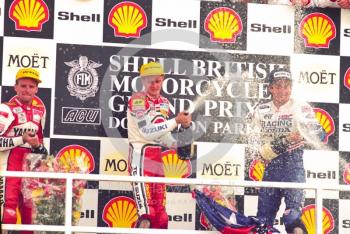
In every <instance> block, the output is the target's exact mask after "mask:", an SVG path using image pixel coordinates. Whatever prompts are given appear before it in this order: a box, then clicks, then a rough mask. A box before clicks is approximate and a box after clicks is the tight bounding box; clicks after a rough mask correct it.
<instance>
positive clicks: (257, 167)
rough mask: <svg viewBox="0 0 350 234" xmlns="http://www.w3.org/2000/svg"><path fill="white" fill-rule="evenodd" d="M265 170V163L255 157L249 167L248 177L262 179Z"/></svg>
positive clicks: (255, 179)
mask: <svg viewBox="0 0 350 234" xmlns="http://www.w3.org/2000/svg"><path fill="white" fill-rule="evenodd" d="M264 171H265V164H264V163H263V161H261V160H260V159H255V160H254V161H253V162H252V163H251V164H250V167H249V178H250V179H252V180H254V181H262V179H263V176H264Z"/></svg>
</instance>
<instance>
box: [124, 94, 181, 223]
mask: <svg viewBox="0 0 350 234" xmlns="http://www.w3.org/2000/svg"><path fill="white" fill-rule="evenodd" d="M168 114H169V101H168V100H167V99H166V98H164V97H161V96H160V97H159V98H156V99H154V98H151V97H149V96H148V95H147V94H146V93H144V92H140V93H136V94H134V95H133V96H132V97H131V99H130V100H129V106H128V112H127V118H128V136H129V170H130V174H131V175H132V176H155V177H163V176H164V168H163V163H162V159H161V152H162V147H163V146H165V147H167V148H175V147H176V141H175V139H174V138H173V137H172V136H171V133H170V132H171V131H172V130H173V129H175V128H176V127H177V123H176V121H175V119H170V120H168ZM132 185H133V193H134V198H135V200H136V204H137V208H138V214H139V218H140V219H144V218H145V219H149V220H150V222H151V228H163V229H166V228H167V227H168V215H167V213H166V211H165V199H166V186H165V184H159V183H158V184H154V183H138V182H134V183H133V184H132Z"/></svg>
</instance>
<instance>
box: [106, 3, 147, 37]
mask: <svg viewBox="0 0 350 234" xmlns="http://www.w3.org/2000/svg"><path fill="white" fill-rule="evenodd" d="M108 24H109V26H111V27H112V28H113V29H114V36H116V37H127V38H129V37H133V38H139V37H140V34H141V31H142V29H144V28H146V27H147V16H146V13H145V11H144V10H143V9H142V7H140V6H139V5H138V4H136V3H134V2H128V1H126V2H121V3H118V4H117V5H115V6H114V7H113V8H112V10H111V11H110V12H109V15H108Z"/></svg>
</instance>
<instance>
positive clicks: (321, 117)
mask: <svg viewBox="0 0 350 234" xmlns="http://www.w3.org/2000/svg"><path fill="white" fill-rule="evenodd" d="M313 110H314V112H315V116H316V119H317V120H318V121H319V123H320V125H321V126H322V128H323V130H324V131H325V132H326V137H325V139H324V140H323V142H324V143H326V144H327V143H328V138H329V137H330V136H331V135H333V134H334V131H335V126H334V120H333V118H332V116H331V115H330V114H329V113H328V112H327V111H325V110H323V109H321V108H313Z"/></svg>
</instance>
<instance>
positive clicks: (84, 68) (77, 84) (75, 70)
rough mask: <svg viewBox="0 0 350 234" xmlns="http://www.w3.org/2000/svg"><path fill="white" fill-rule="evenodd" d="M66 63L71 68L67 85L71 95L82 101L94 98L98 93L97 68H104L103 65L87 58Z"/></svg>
mask: <svg viewBox="0 0 350 234" xmlns="http://www.w3.org/2000/svg"><path fill="white" fill-rule="evenodd" d="M64 63H65V64H66V65H67V66H69V67H71V69H70V70H69V73H68V85H67V89H68V90H69V92H70V95H71V96H75V97H77V98H79V99H80V100H81V101H84V100H85V99H87V98H88V97H94V96H95V94H96V92H97V91H98V74H97V72H96V70H95V68H98V67H100V66H102V64H100V63H96V62H94V61H92V60H89V59H88V57H86V56H80V57H79V60H73V61H70V62H64Z"/></svg>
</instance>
